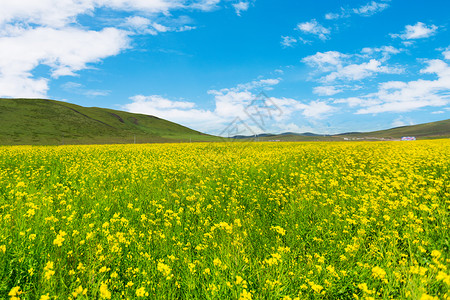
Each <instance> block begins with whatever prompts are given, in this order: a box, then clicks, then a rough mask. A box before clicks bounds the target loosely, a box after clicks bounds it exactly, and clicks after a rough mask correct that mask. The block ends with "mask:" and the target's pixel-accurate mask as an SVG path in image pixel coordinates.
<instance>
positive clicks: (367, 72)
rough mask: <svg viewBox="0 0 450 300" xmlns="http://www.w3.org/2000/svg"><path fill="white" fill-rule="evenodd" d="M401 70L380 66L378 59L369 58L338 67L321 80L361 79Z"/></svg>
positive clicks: (395, 72) (396, 72)
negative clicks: (367, 60) (368, 59)
mask: <svg viewBox="0 0 450 300" xmlns="http://www.w3.org/2000/svg"><path fill="white" fill-rule="evenodd" d="M401 72H402V70H401V69H397V68H390V67H386V66H382V65H381V62H380V61H378V60H376V59H371V60H370V61H369V62H365V63H361V64H350V65H347V66H345V67H339V68H338V69H337V71H335V72H332V73H330V74H328V75H326V76H325V77H324V78H323V79H322V80H323V81H325V82H332V81H335V80H361V79H364V78H367V77H370V76H372V75H374V74H376V73H385V74H399V73H401Z"/></svg>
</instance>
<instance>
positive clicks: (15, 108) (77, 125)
mask: <svg viewBox="0 0 450 300" xmlns="http://www.w3.org/2000/svg"><path fill="white" fill-rule="evenodd" d="M135 138H136V142H137V143H148V142H189V141H193V142H196V141H214V140H218V138H216V137H214V136H210V135H206V134H203V133H201V132H198V131H195V130H192V129H189V128H187V127H184V126H181V125H179V124H176V123H173V122H169V121H167V120H163V119H160V118H157V117H154V116H148V115H142V114H133V113H128V112H123V111H117V110H111V109H104V108H97V107H82V106H78V105H75V104H71V103H67V102H60V101H54V100H46V99H0V145H17V144H31V145H43V144H44V145H59V144H90V143H99V144H103V143H133V142H134V139H135Z"/></svg>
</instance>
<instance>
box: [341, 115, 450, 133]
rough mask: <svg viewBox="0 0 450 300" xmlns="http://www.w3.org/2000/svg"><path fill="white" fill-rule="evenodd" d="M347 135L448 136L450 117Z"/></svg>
mask: <svg viewBox="0 0 450 300" xmlns="http://www.w3.org/2000/svg"><path fill="white" fill-rule="evenodd" d="M349 135H355V136H371V137H379V138H401V137H403V136H415V137H417V138H440V137H450V119H448V120H443V121H437V122H430V123H425V124H418V125H411V126H401V127H395V128H391V129H387V130H379V131H373V132H367V133H355V134H349Z"/></svg>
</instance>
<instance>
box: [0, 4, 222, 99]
mask: <svg viewBox="0 0 450 300" xmlns="http://www.w3.org/2000/svg"><path fill="white" fill-rule="evenodd" d="M219 3H220V0H193V1H188V0H150V1H149V0H40V1H34V0H3V1H2V2H1V9H0V87H1V89H0V96H3V97H25V96H27V97H45V96H46V95H47V92H48V90H49V79H48V78H35V76H34V75H33V70H35V68H36V67H38V66H40V65H46V66H49V67H50V73H51V76H52V77H53V78H57V77H59V76H74V75H76V72H77V71H80V70H83V69H86V68H90V67H92V64H95V63H99V62H101V61H102V60H103V59H105V58H107V57H110V56H113V55H117V54H120V53H121V52H123V51H124V50H125V49H128V48H130V45H131V43H130V42H131V36H133V35H135V34H151V35H155V34H158V33H159V32H169V31H172V32H181V31H187V30H192V29H194V28H195V27H193V26H189V25H187V24H186V23H183V22H181V21H182V18H179V20H178V21H176V20H175V19H173V18H172V17H171V15H170V12H171V11H172V10H181V9H185V10H186V9H189V10H192V9H198V10H203V11H209V10H212V9H214V8H216V7H217V5H218V4H219ZM100 9H106V10H108V11H110V12H112V13H117V14H116V15H114V17H111V15H112V14H110V17H107V18H100V17H99V18H92V20H95V24H92V26H95V28H96V29H95V30H93V29H90V28H89V26H86V24H83V23H82V22H81V21H80V19H81V18H80V17H81V16H91V17H95V16H96V13H98V12H99V10H100ZM118 15H120V16H123V17H117V16H118ZM154 19H158V20H161V21H162V23H161V22H154V21H152V20H154ZM165 20H167V21H168V23H169V25H165V24H163V23H164V21H165ZM171 20H173V22H170V21H171ZM177 22H178V23H179V24H178V23H177ZM171 24H172V25H171ZM173 24H176V25H175V26H173Z"/></svg>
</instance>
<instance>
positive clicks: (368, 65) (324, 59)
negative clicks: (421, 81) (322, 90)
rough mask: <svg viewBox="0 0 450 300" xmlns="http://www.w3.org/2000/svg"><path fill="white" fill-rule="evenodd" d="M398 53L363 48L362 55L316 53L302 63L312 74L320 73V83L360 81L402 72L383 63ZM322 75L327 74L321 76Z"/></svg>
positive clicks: (385, 49)
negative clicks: (307, 66) (311, 68)
mask: <svg viewBox="0 0 450 300" xmlns="http://www.w3.org/2000/svg"><path fill="white" fill-rule="evenodd" d="M398 52H399V51H398V50H397V49H395V48H393V47H382V48H364V49H363V50H362V54H354V55H348V54H343V53H340V52H337V51H328V52H324V53H322V52H317V53H316V54H314V55H310V56H307V57H305V58H303V59H302V62H304V63H306V64H308V65H309V66H311V67H313V68H314V69H315V70H314V71H313V73H312V74H314V73H322V75H321V77H320V78H319V79H318V81H320V82H325V83H328V82H334V81H336V80H344V81H355V80H362V79H365V78H367V77H370V76H374V75H376V74H379V73H384V74H399V73H402V72H403V70H402V69H400V68H397V67H389V66H385V65H383V63H384V62H385V61H386V60H387V59H388V58H389V57H390V54H394V53H398ZM377 55H378V56H380V58H378V59H376V58H372V57H373V56H375V57H376V56H377ZM323 73H329V74H327V75H323Z"/></svg>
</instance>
